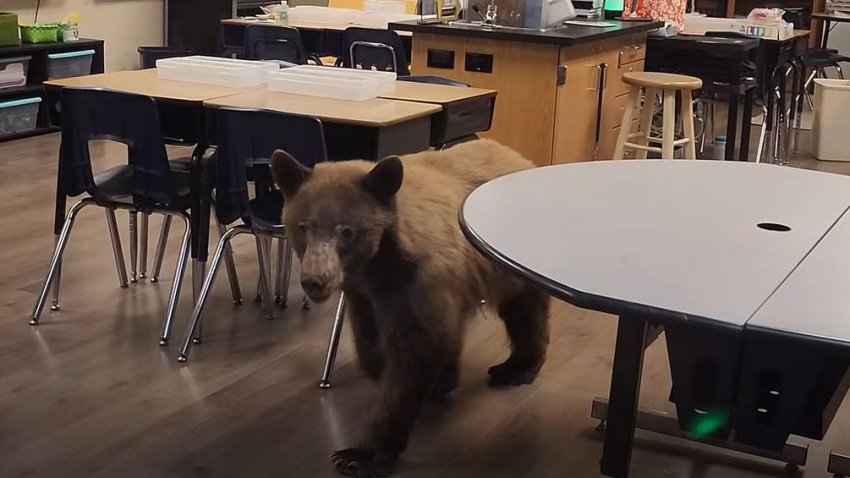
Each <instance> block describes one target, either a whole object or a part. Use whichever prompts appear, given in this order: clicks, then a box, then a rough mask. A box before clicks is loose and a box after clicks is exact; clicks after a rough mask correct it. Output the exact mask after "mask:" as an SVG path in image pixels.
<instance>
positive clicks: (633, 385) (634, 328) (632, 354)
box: [600, 317, 649, 478]
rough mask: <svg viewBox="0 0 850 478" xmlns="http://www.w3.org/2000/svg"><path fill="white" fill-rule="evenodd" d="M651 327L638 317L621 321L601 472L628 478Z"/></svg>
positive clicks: (622, 318)
mask: <svg viewBox="0 0 850 478" xmlns="http://www.w3.org/2000/svg"><path fill="white" fill-rule="evenodd" d="M648 331H649V325H648V324H647V323H646V321H644V320H643V319H641V318H638V317H620V321H619V325H618V326H617V344H616V348H615V350H614V367H613V371H612V372H611V392H610V395H609V399H610V404H609V406H608V417H609V418H608V420H607V427H606V429H605V445H604V449H603V450H602V461H601V462H600V471H601V473H602V474H603V475H605V476H612V477H615V478H626V477H627V476H628V475H629V464H630V462H631V457H632V443H633V441H634V436H635V422H636V419H637V408H638V396H639V394H640V379H641V372H642V370H643V356H644V350H645V349H646V343H647V338H648Z"/></svg>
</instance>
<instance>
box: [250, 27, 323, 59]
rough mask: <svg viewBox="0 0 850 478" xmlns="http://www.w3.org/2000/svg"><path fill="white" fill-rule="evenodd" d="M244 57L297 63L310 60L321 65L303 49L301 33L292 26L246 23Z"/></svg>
mask: <svg viewBox="0 0 850 478" xmlns="http://www.w3.org/2000/svg"><path fill="white" fill-rule="evenodd" d="M245 58H246V59H248V60H279V61H285V62H288V63H295V64H297V65H305V64H307V60H312V61H314V62H317V63H318V64H319V65H321V60H320V59H318V58H317V57H316V56H315V55H308V54H307V53H306V52H305V51H304V42H303V41H302V40H301V33H299V31H298V30H297V29H295V28H292V27H283V26H276V25H274V26H273V25H248V26H247V27H246V28H245Z"/></svg>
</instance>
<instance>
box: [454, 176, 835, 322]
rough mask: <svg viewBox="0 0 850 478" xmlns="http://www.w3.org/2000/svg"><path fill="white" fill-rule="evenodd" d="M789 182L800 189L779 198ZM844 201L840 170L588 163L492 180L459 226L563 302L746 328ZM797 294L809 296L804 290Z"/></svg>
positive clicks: (471, 200)
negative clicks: (782, 228)
mask: <svg viewBox="0 0 850 478" xmlns="http://www.w3.org/2000/svg"><path fill="white" fill-rule="evenodd" d="M719 185H722V187H721V186H719ZM788 188H792V189H793V190H794V191H795V194H792V195H787V194H785V195H782V194H776V191H782V190H788ZM800 197H805V198H806V201H800V200H799V198H800ZM546 204H549V205H553V206H552V207H550V208H549V209H548V210H547V209H546V208H545V207H542V206H541V205H546ZM848 206H850V178H848V177H846V176H841V175H835V174H826V173H820V172H814V171H806V170H800V169H794V168H787V167H782V166H770V165H765V164H755V163H739V162H737V161H725V162H724V161H688V160H676V161H669V160H668V161H653V160H643V161H592V162H586V163H574V164H568V165H562V166H550V167H544V168H537V169H532V170H528V171H523V172H520V173H515V174H510V175H507V176H503V177H501V178H499V179H496V180H494V181H491V182H489V183H487V184H485V185H483V186H481V187H479V188H478V189H476V190H475V191H473V192H472V194H470V195H469V197H468V198H467V199H466V201H465V203H464V204H463V206H462V211H461V221H462V226H463V229H464V232H465V234H466V237H467V238H469V239H470V241H471V242H472V243H473V244H474V245H475V246H476V248H477V249H478V250H479V251H481V252H482V253H483V254H485V255H486V256H488V257H490V258H492V259H493V260H495V261H497V262H499V263H500V264H503V265H505V266H506V267H509V268H511V269H513V270H514V271H516V272H517V273H518V274H520V275H522V276H523V277H525V278H527V279H528V280H530V281H532V282H533V283H535V284H537V285H539V286H540V287H542V288H543V289H544V290H547V291H549V292H551V293H552V294H553V295H555V296H556V297H558V298H560V299H562V300H566V301H568V302H571V303H573V304H575V305H578V306H580V307H585V308H589V309H594V310H600V311H603V312H608V313H612V314H617V315H621V316H622V315H627V316H628V315H631V314H642V315H650V316H652V317H653V318H655V319H657V320H660V321H664V322H676V321H689V320H696V321H698V322H703V323H711V324H714V325H716V326H722V327H726V328H735V329H737V330H738V331H739V332H742V331H743V327H744V324H746V323H747V321H748V320H749V319H750V318H751V317H752V316H753V314H755V313H756V311H757V310H758V309H759V307H760V306H761V305H762V304H763V303H764V302H765V300H767V299H768V297H770V296H771V294H773V293H774V291H776V289H777V288H778V287H779V286H780V285H781V284H782V283H783V281H784V280H785V279H786V278H787V277H788V276H789V275H791V274H792V272H793V271H794V269H795V267H797V265H798V264H800V263H801V262H803V261H808V260H811V259H806V256H807V254H808V253H809V252H810V251H811V250H812V248H814V247H815V246H816V244H817V243H818V241H819V240H820V239H821V238H822V237H823V236H824V234H826V233H827V231H828V230H829V228H830V227H831V226H832V225H833V224H834V223H835V222H836V220H838V218H840V217H841V216H842V214H844V213H845V211H846V210H847V208H848ZM760 223H778V224H786V225H788V226H789V227H790V228H791V229H790V231H788V232H778V231H771V230H765V229H763V228H760V227H758V226H757V225H758V224H760ZM847 232H848V234H850V230H848V231H847ZM848 241H850V239H847V238H846V237H844V236H841V237H839V238H837V242H838V243H840V244H847V243H848ZM819 247H820V246H818V248H819ZM815 251H817V249H815ZM844 255H845V256H846V259H847V260H845V261H843V262H840V263H836V269H841V267H842V266H846V267H845V268H844V269H843V270H842V271H841V272H842V273H843V276H842V277H844V276H846V277H847V278H848V280H850V248H848V247H845V248H844ZM803 265H805V262H803ZM838 272H839V271H838V270H836V273H838ZM791 277H792V278H793V275H791ZM846 283H847V282H837V281H836V282H834V283H833V284H825V285H824V287H826V288H827V289H828V291H829V292H834V291H836V290H837V288H840V285H838V284H845V285H846ZM793 291H794V293H792V294H791V295H792V296H794V297H797V298H802V297H804V296H805V294H806V293H807V292H806V291H808V288H804V289H799V288H795V289H793ZM800 294H802V295H800ZM844 295H845V296H846V295H847V294H846V293H844ZM789 300H790V301H793V300H794V299H793V297H789ZM806 300H808V299H806ZM835 300H838V299H835ZM832 302H833V301H831V300H825V301H824V306H826V305H827V304H831V303H832ZM846 302H847V304H848V306H850V301H846ZM792 315H793V314H792ZM794 317H795V318H796V320H808V318H809V317H810V316H809V315H796V316H794Z"/></svg>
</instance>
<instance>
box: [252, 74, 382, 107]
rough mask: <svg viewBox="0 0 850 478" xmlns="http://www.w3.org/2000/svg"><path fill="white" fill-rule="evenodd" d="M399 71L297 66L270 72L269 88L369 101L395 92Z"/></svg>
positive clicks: (307, 94) (277, 90)
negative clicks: (389, 92)
mask: <svg viewBox="0 0 850 478" xmlns="http://www.w3.org/2000/svg"><path fill="white" fill-rule="evenodd" d="M394 87H395V73H387V72H377V71H369V70H348V69H340V68H328V67H312V66H296V67H292V68H285V69H283V70H280V71H278V72H274V73H272V74H270V75H269V90H270V91H276V92H279V93H291V94H295V95H306V96H319V97H322V98H333V99H338V100H349V101H365V100H369V99H373V98H376V97H377V96H378V94H380V93H386V92H388V91H392V90H393V88H394Z"/></svg>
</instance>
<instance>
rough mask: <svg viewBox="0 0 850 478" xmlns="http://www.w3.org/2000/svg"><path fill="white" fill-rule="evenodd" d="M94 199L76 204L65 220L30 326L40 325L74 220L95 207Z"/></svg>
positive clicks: (87, 199)
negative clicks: (84, 210)
mask: <svg viewBox="0 0 850 478" xmlns="http://www.w3.org/2000/svg"><path fill="white" fill-rule="evenodd" d="M94 204H95V202H94V199H90V198H86V199H83V200H82V201H80V202H78V203H77V204H74V206H73V207H72V208H71V210H70V211H69V212H68V215H67V217H66V218H65V224H64V225H63V226H62V231H61V232H60V233H59V239H58V240H57V241H56V247H55V248H54V249H53V257H52V258H51V259H50V265H49V266H48V267H47V275H46V276H45V277H44V282H43V283H42V284H41V289H40V290H39V292H38V295H37V296H36V301H35V306H34V307H33V310H32V315H31V316H30V325H38V321H39V318H40V317H41V312H42V311H43V310H44V304H45V303H46V302H47V295H48V293H49V292H50V286H51V285H53V281H54V279H55V278H56V275H57V273H58V272H59V264H60V263H61V261H62V254H63V253H64V252H65V246H67V245H68V238H69V237H70V236H71V228H72V227H73V226H74V220H75V219H76V218H77V214H78V213H79V212H80V211H81V210H82V209H83V208H84V207H86V206H91V205H94Z"/></svg>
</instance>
